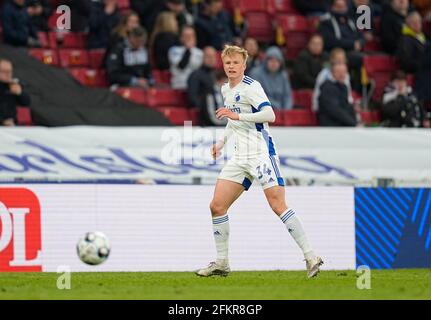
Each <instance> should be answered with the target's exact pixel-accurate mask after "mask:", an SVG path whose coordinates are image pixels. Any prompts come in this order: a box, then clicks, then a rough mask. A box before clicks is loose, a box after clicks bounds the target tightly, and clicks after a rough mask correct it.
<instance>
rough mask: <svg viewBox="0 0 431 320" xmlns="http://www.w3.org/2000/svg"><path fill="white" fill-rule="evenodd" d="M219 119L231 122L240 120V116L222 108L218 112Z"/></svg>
mask: <svg viewBox="0 0 431 320" xmlns="http://www.w3.org/2000/svg"><path fill="white" fill-rule="evenodd" d="M216 117H217V119H219V120H221V119H224V118H229V119H231V120H239V115H238V113H236V112H233V111H230V110H229V109H228V108H220V109H217V110H216Z"/></svg>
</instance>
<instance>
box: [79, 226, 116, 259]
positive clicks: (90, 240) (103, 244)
mask: <svg viewBox="0 0 431 320" xmlns="http://www.w3.org/2000/svg"><path fill="white" fill-rule="evenodd" d="M76 249H77V252H78V257H79V259H81V261H82V262H84V263H86V264H90V265H97V264H101V263H102V262H104V261H105V260H106V259H107V258H108V256H109V252H110V251H111V246H110V244H109V240H108V238H107V237H106V236H105V235H104V234H103V233H102V232H98V231H94V232H87V233H86V234H85V236H84V238H82V239H80V240H79V242H78V244H77V246H76Z"/></svg>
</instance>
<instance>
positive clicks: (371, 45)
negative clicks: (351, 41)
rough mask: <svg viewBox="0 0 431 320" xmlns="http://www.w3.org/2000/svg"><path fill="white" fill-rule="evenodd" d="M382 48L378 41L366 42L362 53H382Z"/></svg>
mask: <svg viewBox="0 0 431 320" xmlns="http://www.w3.org/2000/svg"><path fill="white" fill-rule="evenodd" d="M382 51H383V48H382V45H381V44H380V40H379V39H373V40H371V41H367V42H366V44H365V47H364V52H382Z"/></svg>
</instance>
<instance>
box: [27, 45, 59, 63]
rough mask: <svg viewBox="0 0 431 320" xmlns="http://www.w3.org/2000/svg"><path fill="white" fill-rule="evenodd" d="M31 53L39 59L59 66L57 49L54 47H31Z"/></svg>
mask: <svg viewBox="0 0 431 320" xmlns="http://www.w3.org/2000/svg"><path fill="white" fill-rule="evenodd" d="M28 52H29V54H30V55H31V56H32V57H34V58H36V59H37V60H39V61H41V62H43V63H45V64H47V65H51V66H58V65H59V63H58V55H57V51H55V50H52V49H29V50H28Z"/></svg>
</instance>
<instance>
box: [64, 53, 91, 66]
mask: <svg viewBox="0 0 431 320" xmlns="http://www.w3.org/2000/svg"><path fill="white" fill-rule="evenodd" d="M58 54H59V57H60V65H61V66H62V67H89V66H90V57H89V55H88V52H87V51H86V50H80V49H59V50H58Z"/></svg>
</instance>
